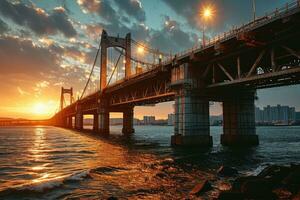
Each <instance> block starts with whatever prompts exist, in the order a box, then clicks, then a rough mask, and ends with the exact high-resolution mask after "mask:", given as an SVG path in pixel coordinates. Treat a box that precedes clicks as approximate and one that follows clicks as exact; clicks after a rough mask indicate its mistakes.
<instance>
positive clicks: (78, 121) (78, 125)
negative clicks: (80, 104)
mask: <svg viewBox="0 0 300 200" xmlns="http://www.w3.org/2000/svg"><path fill="white" fill-rule="evenodd" d="M75 129H77V130H82V129H83V114H82V113H81V112H78V113H76V115H75Z"/></svg>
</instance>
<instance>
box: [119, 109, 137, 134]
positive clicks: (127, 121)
mask: <svg viewBox="0 0 300 200" xmlns="http://www.w3.org/2000/svg"><path fill="white" fill-rule="evenodd" d="M122 133H123V134H124V135H130V134H132V133H134V128H133V108H129V109H126V111H123V128H122Z"/></svg>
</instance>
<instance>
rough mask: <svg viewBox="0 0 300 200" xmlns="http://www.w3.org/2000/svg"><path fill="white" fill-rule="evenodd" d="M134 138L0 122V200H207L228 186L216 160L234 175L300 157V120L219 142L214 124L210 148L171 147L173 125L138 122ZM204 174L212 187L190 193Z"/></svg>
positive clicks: (218, 130)
mask: <svg viewBox="0 0 300 200" xmlns="http://www.w3.org/2000/svg"><path fill="white" fill-rule="evenodd" d="M135 130H136V133H135V134H134V135H133V136H131V137H129V138H128V137H124V136H122V135H121V133H120V132H121V127H120V126H112V127H111V136H110V137H109V138H101V137H99V136H97V135H95V134H92V133H79V132H76V131H73V130H67V129H62V128H56V127H47V126H36V127H7V128H3V127H2V128H0V199H29V200H30V199H107V198H108V197H111V196H114V197H117V198H119V199H184V198H190V199H198V198H202V199H211V198H214V197H217V196H218V194H219V192H220V191H222V190H225V189H228V187H229V184H228V183H229V182H230V181H231V180H232V178H221V177H218V176H217V175H216V170H217V169H218V168H219V167H220V166H221V165H226V166H233V167H236V168H237V169H238V170H239V175H249V174H255V173H257V172H258V171H259V170H261V169H262V168H263V167H264V166H267V165H269V164H282V165H286V164H290V163H298V162H300V154H299V152H300V127H258V128H257V133H258V135H259V137H260V145H259V146H258V147H252V148H247V149H232V148H226V147H222V146H221V145H220V134H221V133H222V127H211V135H212V136H213V142H214V145H213V147H212V148H210V149H199V148H193V149H186V148H184V149H183V148H175V149H174V148H171V147H170V136H171V135H172V132H173V127H168V126H136V127H135ZM204 179H208V180H209V181H210V182H211V183H212V185H213V190H211V191H209V192H207V193H204V194H202V195H201V196H200V197H195V196H191V195H190V194H189V193H190V191H191V190H192V188H193V187H194V186H195V184H197V183H199V182H200V181H201V180H204Z"/></svg>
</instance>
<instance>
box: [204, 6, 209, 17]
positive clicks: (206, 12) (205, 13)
mask: <svg viewBox="0 0 300 200" xmlns="http://www.w3.org/2000/svg"><path fill="white" fill-rule="evenodd" d="M203 16H204V17H206V18H207V17H210V16H211V10H210V9H209V8H207V9H205V10H204V13H203Z"/></svg>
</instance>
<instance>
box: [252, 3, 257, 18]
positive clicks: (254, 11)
mask: <svg viewBox="0 0 300 200" xmlns="http://www.w3.org/2000/svg"><path fill="white" fill-rule="evenodd" d="M252 9H253V21H255V20H256V4H255V0H252Z"/></svg>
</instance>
